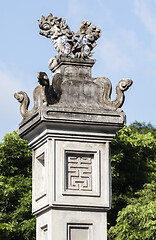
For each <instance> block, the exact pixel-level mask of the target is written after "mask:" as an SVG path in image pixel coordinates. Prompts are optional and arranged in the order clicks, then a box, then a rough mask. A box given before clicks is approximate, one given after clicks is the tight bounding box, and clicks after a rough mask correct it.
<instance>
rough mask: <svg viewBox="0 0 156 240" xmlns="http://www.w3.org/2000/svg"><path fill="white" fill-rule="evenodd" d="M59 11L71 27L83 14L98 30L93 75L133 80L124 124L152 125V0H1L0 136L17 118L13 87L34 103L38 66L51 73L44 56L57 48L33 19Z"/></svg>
mask: <svg viewBox="0 0 156 240" xmlns="http://www.w3.org/2000/svg"><path fill="white" fill-rule="evenodd" d="M50 12H51V13H52V14H53V15H55V16H57V17H64V18H65V19H66V23H67V24H68V25H69V27H70V29H71V30H73V31H74V32H76V31H77V30H78V29H79V26H80V24H81V22H82V21H83V20H90V21H91V22H92V24H93V25H97V26H98V27H100V28H101V30H102V36H101V37H100V39H98V40H97V46H96V48H95V49H94V51H95V54H94V55H93V56H92V58H93V59H96V63H95V65H94V66H93V69H92V77H101V76H105V77H107V78H109V79H110V80H111V82H112V87H113V94H112V100H113V98H115V87H116V85H117V84H118V82H119V80H120V79H122V78H130V79H132V80H133V85H132V86H131V87H130V88H129V89H128V91H127V92H125V103H124V105H123V107H122V109H123V110H124V112H125V113H126V116H127V125H129V124H130V123H132V122H134V121H139V122H146V123H151V124H153V125H154V126H156V111H155V104H156V93H155V92H156V1H155V0H85V1H84V0H57V1H53V0H51V1H49V0H44V1H43V0H27V1H21V0H14V1H12V0H10V1H9V0H6V1H1V5H0V22H1V27H0V36H1V38H0V83H1V85H0V111H1V114H0V141H2V139H3V136H4V135H5V134H7V133H10V132H12V131H14V130H17V129H18V125H19V123H20V122H21V121H22V117H21V115H20V109H19V108H20V104H19V103H18V102H17V100H16V99H14V97H13V94H14V92H16V91H25V92H26V93H27V94H28V96H29V97H30V100H31V105H30V109H31V108H32V106H33V99H32V95H33V90H34V88H35V87H36V86H37V85H38V83H37V72H46V73H47V74H48V76H49V77H50V76H51V75H52V73H51V72H50V70H49V69H48V60H49V59H50V58H53V57H55V55H56V51H55V49H54V46H53V45H52V43H51V41H50V39H47V38H45V37H43V36H41V35H39V26H38V21H37V19H40V18H41V16H42V15H44V16H47V15H48V14H49V13H50Z"/></svg>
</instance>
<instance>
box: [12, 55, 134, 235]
mask: <svg viewBox="0 0 156 240" xmlns="http://www.w3.org/2000/svg"><path fill="white" fill-rule="evenodd" d="M94 63H95V60H92V59H88V60H83V59H77V58H69V57H60V58H59V59H55V61H53V62H52V63H51V65H50V69H51V70H52V72H53V75H52V77H51V79H50V85H48V86H49V88H48V91H49V93H47V92H48V91H47V90H46V89H45V86H44V87H43V86H39V87H40V88H39V87H38V89H39V90H37V91H40V94H38V93H36V92H35V93H34V94H36V98H37V97H38V98H39V99H40V101H39V100H38V102H37V104H38V106H37V107H36V108H33V111H30V112H28V111H27V112H26V115H24V119H23V121H22V123H21V124H20V125H19V135H20V137H22V138H24V139H27V140H28V142H29V146H30V147H31V149H32V151H33V159H32V169H33V170H32V171H33V183H32V185H33V186H32V211H33V214H34V215H35V216H36V217H37V227H36V234H37V240H79V239H81V240H97V239H98V240H106V239H107V211H108V210H109V209H110V208H111V195H112V190H111V163H110V160H111V156H110V143H111V141H112V140H113V138H114V136H115V133H116V131H118V130H119V129H121V128H122V127H123V126H124V124H125V115H124V112H123V111H122V110H121V109H120V108H119V107H120V106H121V105H122V103H123V99H124V95H123V91H124V90H126V89H127V88H128V87H129V86H130V85H131V82H129V81H130V80H121V81H120V82H119V84H118V85H117V89H116V90H117V97H116V99H115V100H114V101H111V100H110V98H109V97H110V92H111V83H110V81H109V79H107V78H105V77H101V78H92V76H91V68H92V66H93V64H94ZM39 75H42V74H39ZM39 75H38V76H39ZM39 80H40V79H39ZM120 85H121V86H120ZM123 88H124V89H123ZM35 91H36V90H35ZM20 94H21V92H20ZM37 94H38V95H37ZM44 94H45V96H43V95H44ZM48 94H49V95H48ZM17 95H18V93H16V96H15V97H16V98H17ZM50 98H51V101H50V100H49V102H48V100H46V99H50ZM54 99H55V101H54ZM18 100H19V99H18ZM35 101H36V100H35ZM39 102H40V104H39ZM35 106H36V105H35ZM21 109H22V103H21ZM21 111H22V110H21ZM29 113H30V114H29ZM21 114H22V113H21Z"/></svg>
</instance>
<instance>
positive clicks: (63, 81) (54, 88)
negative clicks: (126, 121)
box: [14, 57, 132, 119]
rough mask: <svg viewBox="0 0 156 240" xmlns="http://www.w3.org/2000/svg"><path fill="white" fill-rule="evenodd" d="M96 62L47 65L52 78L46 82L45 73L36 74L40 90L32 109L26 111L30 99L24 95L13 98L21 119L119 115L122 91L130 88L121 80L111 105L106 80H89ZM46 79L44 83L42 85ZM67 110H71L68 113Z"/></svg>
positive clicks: (65, 61) (68, 60)
mask: <svg viewBox="0 0 156 240" xmlns="http://www.w3.org/2000/svg"><path fill="white" fill-rule="evenodd" d="M94 63H95V60H92V59H89V60H81V59H72V58H68V57H60V58H59V59H55V61H53V63H51V64H50V66H49V67H50V69H51V71H53V75H52V77H51V79H50V81H49V79H48V76H47V75H46V73H38V79H39V83H40V84H41V85H40V86H38V87H36V88H35V90H34V94H33V96H34V107H33V109H32V110H31V111H28V104H29V98H28V96H27V94H26V93H24V92H22V91H21V92H18V93H15V95H14V96H15V98H16V99H17V100H18V101H19V102H20V103H21V106H20V111H21V115H22V116H23V118H24V119H26V118H27V117H30V116H31V115H32V114H34V113H35V114H36V113H37V111H44V110H43V109H45V108H46V107H47V106H49V107H50V106H51V109H53V107H54V108H58V109H62V108H63V109H68V110H67V111H71V112H72V111H76V109H77V110H80V109H82V112H83V111H84V109H85V111H91V112H92V111H93V110H94V111H95V112H96V111H101V112H103V113H104V112H105V113H106V112H107V111H109V112H110V111H111V112H112V113H116V112H118V113H119V112H120V111H121V110H120V109H119V108H120V107H121V106H122V104H123V102H124V91H126V90H127V89H128V88H129V87H130V86H131V84H132V80H130V79H122V80H120V82H119V83H118V85H117V87H116V99H115V100H114V101H111V99H110V95H111V88H112V86H111V82H110V80H109V79H108V78H106V77H99V78H92V76H91V68H92V66H93V64H94ZM45 79H46V81H45ZM69 109H70V110H69Z"/></svg>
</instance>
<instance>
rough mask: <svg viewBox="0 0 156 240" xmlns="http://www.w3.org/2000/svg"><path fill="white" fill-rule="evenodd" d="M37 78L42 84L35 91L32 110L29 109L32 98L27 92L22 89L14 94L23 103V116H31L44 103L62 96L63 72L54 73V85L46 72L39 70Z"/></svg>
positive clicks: (57, 99)
mask: <svg viewBox="0 0 156 240" xmlns="http://www.w3.org/2000/svg"><path fill="white" fill-rule="evenodd" d="M37 78H38V82H39V84H40V85H39V86H37V87H36V88H35V89H34V92H33V100H34V106H33V109H32V110H30V111H28V107H29V103H30V99H29V97H28V95H27V94H26V93H25V92H23V91H20V92H16V93H15V94H14V97H15V98H16V99H17V101H18V102H19V103H21V105H20V113H21V115H22V117H23V118H27V117H29V116H31V115H32V114H33V113H35V112H36V111H37V110H38V109H39V107H40V106H42V105H47V104H54V103H56V102H57V101H59V98H60V96H61V93H62V92H61V90H60V89H61V81H62V75H61V74H59V73H57V74H54V76H53V82H52V85H50V84H49V78H48V76H47V74H46V73H45V72H38V73H37ZM58 84H59V87H58Z"/></svg>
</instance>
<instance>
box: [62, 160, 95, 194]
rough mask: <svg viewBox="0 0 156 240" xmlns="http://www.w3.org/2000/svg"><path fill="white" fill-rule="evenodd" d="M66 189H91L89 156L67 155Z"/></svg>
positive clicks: (90, 161)
mask: <svg viewBox="0 0 156 240" xmlns="http://www.w3.org/2000/svg"><path fill="white" fill-rule="evenodd" d="M67 181H68V182H67V186H66V187H67V189H69V190H80V191H91V190H92V158H91V157H90V156H80V157H78V156H68V157H67Z"/></svg>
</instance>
